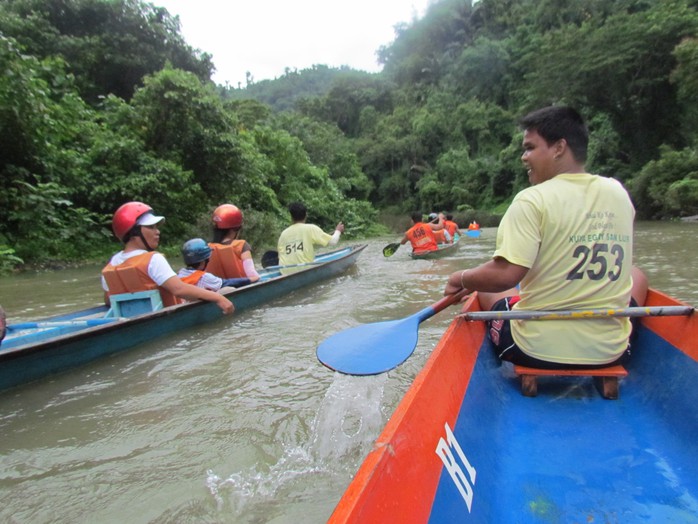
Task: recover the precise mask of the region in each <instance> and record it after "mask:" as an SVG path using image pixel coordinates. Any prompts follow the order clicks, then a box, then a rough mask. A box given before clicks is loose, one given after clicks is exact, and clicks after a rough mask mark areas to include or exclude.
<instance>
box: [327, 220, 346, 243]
mask: <svg viewBox="0 0 698 524" xmlns="http://www.w3.org/2000/svg"><path fill="white" fill-rule="evenodd" d="M343 232H344V224H343V223H342V222H340V223H339V224H337V227H335V228H334V233H332V238H330V241H329V245H330V246H334V245H336V244H337V242H339V237H340V235H341V234H342V233H343Z"/></svg>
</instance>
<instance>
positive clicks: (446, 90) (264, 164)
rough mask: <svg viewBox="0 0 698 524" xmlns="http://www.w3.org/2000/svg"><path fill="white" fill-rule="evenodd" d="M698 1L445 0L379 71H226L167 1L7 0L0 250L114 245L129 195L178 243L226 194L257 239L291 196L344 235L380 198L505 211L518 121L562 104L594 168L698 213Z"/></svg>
mask: <svg viewBox="0 0 698 524" xmlns="http://www.w3.org/2000/svg"><path fill="white" fill-rule="evenodd" d="M697 7H698V0H616V1H614V2H609V1H607V0H480V1H478V2H476V3H475V4H472V3H471V2H470V1H469V0H440V1H438V2H436V3H434V4H433V5H432V6H431V7H430V8H429V9H428V10H427V12H426V14H425V16H424V17H423V18H421V19H418V20H415V21H413V22H412V23H409V24H404V25H402V26H401V27H398V28H396V38H395V40H394V42H392V43H391V44H390V45H387V46H385V47H384V48H382V49H380V50H379V55H380V58H381V61H382V63H383V64H384V70H383V72H382V73H380V74H368V73H363V72H358V71H352V70H349V69H346V68H341V69H331V68H328V67H326V66H322V65H317V66H314V67H313V68H312V69H309V70H304V71H287V72H286V74H285V75H284V76H283V77H282V78H279V79H277V80H274V81H262V82H254V80H253V79H252V78H250V79H249V80H250V81H249V82H248V85H247V86H245V87H244V88H241V89H240V88H238V89H233V88H231V87H230V86H216V85H214V84H213V83H212V82H211V80H210V78H211V72H212V71H213V68H214V66H215V65H214V64H213V63H212V61H211V57H210V56H209V55H208V54H206V52H205V50H203V51H201V50H196V49H192V48H191V47H190V46H189V45H188V44H187V43H186V42H185V41H184V39H183V38H182V36H181V34H180V30H179V23H178V20H177V19H176V18H173V17H172V16H170V14H169V13H168V12H167V11H166V10H165V9H162V8H157V7H154V6H153V5H152V4H149V3H146V2H143V1H140V0H111V1H107V0H3V1H2V2H0V67H1V68H2V70H3V75H2V76H1V77H0V140H1V141H2V144H3V147H2V150H1V151H0V170H1V171H2V180H3V182H4V188H5V189H4V191H3V192H1V193H0V269H2V268H3V267H4V268H9V267H12V266H15V265H17V264H19V263H20V262H21V261H24V262H25V263H36V262H41V261H43V260H52V259H59V260H66V259H78V260H80V259H86V258H89V257H93V256H97V255H101V254H102V253H104V252H105V251H107V250H109V249H112V250H113V249H115V247H116V246H115V242H114V239H113V238H112V237H111V234H110V230H109V220H110V216H111V213H112V212H113V210H114V209H115V208H116V207H118V205H120V204H121V203H123V202H124V201H127V200H132V199H137V200H143V201H145V202H148V203H150V204H151V205H152V206H153V207H154V208H155V209H156V210H157V212H158V213H162V214H164V215H166V216H167V218H168V224H167V230H166V233H165V243H171V244H177V243H178V242H181V240H182V239H184V238H186V237H187V236H190V235H194V234H203V235H206V234H207V217H208V214H209V213H210V211H211V209H213V207H215V206H216V205H217V204H219V203H222V202H232V203H235V204H237V205H238V206H240V207H241V208H243V210H244V211H245V218H246V232H247V237H248V238H250V239H251V240H252V241H253V242H254V244H255V245H258V246H262V245H273V243H274V240H275V235H276V234H277V233H278V231H279V230H280V228H281V227H282V226H283V225H284V224H285V222H286V221H287V214H286V212H285V206H286V205H287V204H288V203H289V202H291V201H293V200H298V199H300V200H304V201H305V202H306V204H307V205H308V207H309V209H310V210H311V213H312V214H311V217H310V218H311V220H312V221H314V222H316V223H319V224H320V225H321V226H324V227H331V226H333V225H334V224H335V223H336V221H337V220H340V219H341V220H343V221H344V222H345V224H346V225H347V233H348V235H349V236H352V235H364V234H369V233H370V231H371V228H372V227H374V223H375V219H376V216H377V212H378V211H379V210H388V211H392V212H396V213H408V212H410V211H412V210H421V211H424V212H428V211H431V210H436V209H443V210H450V211H456V212H460V213H467V212H470V213H472V212H473V211H472V210H484V211H491V210H495V209H501V208H503V207H504V206H506V203H507V202H508V201H510V199H511V197H512V196H513V194H514V193H515V192H516V191H517V190H518V189H520V188H522V187H524V185H525V184H526V176H525V173H524V171H523V169H522V166H521V162H520V159H519V157H520V154H521V151H520V135H519V134H518V130H517V126H516V122H517V120H518V118H519V117H520V116H521V115H523V114H524V113H526V112H527V111H529V110H531V109H535V108H537V107H540V106H543V105H548V104H562V103H564V104H571V105H574V106H576V107H577V108H578V109H579V110H580V111H581V112H582V113H583V114H584V115H585V116H586V118H587V119H588V121H589V125H590V130H591V133H592V143H591V152H590V153H591V155H590V161H589V164H588V167H589V169H590V170H591V171H594V172H598V173H602V174H606V175H609V176H614V177H617V178H619V179H620V180H622V181H623V182H624V183H625V184H626V186H627V187H628V188H629V189H630V191H631V194H632V196H633V199H634V201H635V204H636V207H637V209H638V214H639V216H640V217H642V218H671V217H678V216H683V215H695V214H698V152H697V150H696V146H697V137H698V8H697ZM250 23H255V21H250ZM260 23H262V22H261V21H260Z"/></svg>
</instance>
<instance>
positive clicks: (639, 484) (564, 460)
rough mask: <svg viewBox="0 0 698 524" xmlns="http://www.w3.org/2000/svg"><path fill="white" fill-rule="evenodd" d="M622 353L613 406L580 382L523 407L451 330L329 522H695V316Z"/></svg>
mask: <svg viewBox="0 0 698 524" xmlns="http://www.w3.org/2000/svg"><path fill="white" fill-rule="evenodd" d="M678 304H679V303H678V302H677V301H675V300H673V299H671V298H670V297H668V296H666V295H664V294H662V293H659V292H657V291H654V290H651V291H650V295H649V297H648V302H647V304H646V305H648V306H662V305H678ZM465 308H470V309H471V310H477V309H478V306H477V302H476V299H472V298H471V299H469V301H468V302H467V303H466V304H465ZM465 308H464V309H465ZM635 346H636V347H635V348H634V349H633V354H632V360H631V362H630V363H629V364H628V365H626V368H627V371H628V376H627V377H625V378H623V379H621V381H620V398H619V399H618V400H606V399H603V398H602V397H601V395H600V394H599V393H598V392H597V391H596V389H595V388H594V386H593V385H592V384H593V381H592V380H591V377H546V381H545V382H542V381H541V382H540V383H539V390H538V391H539V392H538V396H536V397H533V398H531V397H525V396H523V395H522V393H521V387H520V382H519V379H517V378H516V376H515V374H514V373H513V369H512V367H511V365H510V364H504V365H501V366H500V365H498V363H497V360H496V358H495V357H494V355H493V352H492V348H491V346H490V344H489V342H488V341H487V338H486V336H485V327H484V323H483V322H474V321H466V320H464V319H462V318H459V317H458V318H456V319H455V320H454V321H453V322H452V323H451V325H450V326H449V328H448V329H447V331H446V332H445V334H444V335H443V337H442V339H441V341H440V342H439V344H438V345H437V347H436V348H435V349H434V351H433V352H432V354H431V356H430V358H429V360H428V361H427V363H426V364H425V366H424V368H423V369H422V371H421V372H420V374H419V375H418V376H417V378H416V379H415V381H414V383H413V385H412V386H411V387H410V389H409V391H408V392H407V393H406V395H405V397H404V398H403V400H402V401H401V403H400V405H399V406H398V407H397V409H396V411H395V413H394V414H393V416H392V418H391V419H390V420H389V422H388V424H387V425H386V427H385V429H384V431H383V433H382V434H381V435H380V437H379V438H378V440H377V441H376V443H375V445H374V448H373V450H372V451H371V452H370V453H369V455H368V456H367V458H366V459H365V461H364V463H363V464H362V466H361V468H360V469H359V471H358V473H357V474H356V475H355V477H354V479H353V481H352V482H351V484H350V485H349V487H348V489H347V490H346V492H345V494H344V496H343V497H342V499H341V500H340V502H339V504H338V506H337V507H336V509H335V511H334V513H333V515H332V517H331V518H330V521H329V522H331V523H334V524H337V523H348V522H351V523H365V522H381V523H400V524H406V523H420V524H421V523H427V522H429V523H452V522H459V523H460V522H465V523H471V522H472V523H487V524H491V523H510V522H512V523H513V522H515V523H546V524H550V523H565V524H566V523H589V522H594V523H608V522H617V523H621V522H622V523H660V522H661V523H664V522H676V523H696V522H698V410H697V409H696V406H698V362H697V361H696V360H697V359H698V315H696V314H695V313H694V314H692V315H690V316H676V317H646V318H643V319H642V328H641V329H640V331H639V338H638V340H637V342H636V343H635Z"/></svg>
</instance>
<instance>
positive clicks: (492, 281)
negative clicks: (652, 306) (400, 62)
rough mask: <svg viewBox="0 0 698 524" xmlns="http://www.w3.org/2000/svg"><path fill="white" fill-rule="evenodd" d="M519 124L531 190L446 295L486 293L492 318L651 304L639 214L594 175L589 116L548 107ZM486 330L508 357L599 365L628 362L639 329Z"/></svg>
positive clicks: (617, 324)
mask: <svg viewBox="0 0 698 524" xmlns="http://www.w3.org/2000/svg"><path fill="white" fill-rule="evenodd" d="M521 127H522V128H523V130H524V136H523V155H522V157H521V159H522V161H523V163H524V165H525V166H526V168H527V170H528V177H529V181H530V182H531V184H532V187H529V188H527V189H524V190H523V191H521V192H520V193H518V194H517V195H516V197H515V198H514V200H513V202H512V203H511V206H509V209H508V210H507V211H506V213H505V215H504V217H503V219H502V221H501V223H500V225H499V229H498V232H497V246H496V249H495V252H494V255H493V257H492V260H490V261H488V262H485V263H484V264H481V265H479V266H477V267H475V268H472V269H467V270H463V271H456V272H455V273H452V274H451V275H450V276H449V278H448V281H447V283H446V288H445V292H444V294H445V295H453V294H455V293H464V292H465V293H468V292H472V291H478V295H479V300H480V305H481V307H482V308H483V309H487V310H493V311H505V310H506V311H508V310H522V311H537V310H568V309H570V310H579V309H597V308H609V309H621V308H626V307H628V305H629V304H631V305H633V306H636V305H643V304H644V300H645V297H646V295H647V280H646V278H645V276H644V274H643V273H642V272H641V271H640V270H639V269H637V268H633V266H632V258H633V219H634V216H635V210H634V208H633V205H632V203H631V201H630V197H629V196H628V193H627V191H626V190H625V188H623V186H622V185H621V184H620V182H618V181H617V180H614V179H611V178H606V177H602V176H598V175H591V174H589V173H587V172H586V169H585V166H584V164H585V162H586V156H587V145H588V134H587V129H586V126H585V124H584V121H583V120H582V117H581V116H580V115H579V113H577V111H575V110H574V109H572V108H569V107H546V108H543V109H539V110H538V111H534V112H532V113H530V114H528V115H527V116H525V117H524V118H523V119H522V120H521ZM519 283H520V290H518V291H517V289H515V286H516V285H517V284H519ZM487 332H488V335H489V337H490V339H491V341H492V343H493V345H494V348H495V351H496V353H497V356H498V357H499V358H500V359H502V360H506V361H509V362H512V363H514V364H518V365H523V366H528V367H534V368H543V369H562V368H570V367H584V368H594V367H606V366H611V365H614V364H618V363H622V362H623V361H624V359H625V358H626V357H627V355H628V354H629V349H630V346H629V337H630V334H631V323H630V320H629V319H628V318H627V317H611V316H608V317H604V318H600V319H588V318H576V319H569V320H556V321H555V322H542V321H535V320H491V321H489V322H488V330H487Z"/></svg>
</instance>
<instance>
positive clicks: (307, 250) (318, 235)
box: [277, 222, 332, 266]
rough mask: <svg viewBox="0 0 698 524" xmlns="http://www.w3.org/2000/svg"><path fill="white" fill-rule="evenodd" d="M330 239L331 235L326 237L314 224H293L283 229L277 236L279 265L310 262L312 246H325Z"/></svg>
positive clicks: (313, 249)
mask: <svg viewBox="0 0 698 524" xmlns="http://www.w3.org/2000/svg"><path fill="white" fill-rule="evenodd" d="M331 239H332V235H328V234H327V233H325V232H324V231H323V230H322V229H320V227H318V226H316V225H315V224H305V223H303V222H298V223H296V224H293V225H291V226H289V227H287V228H286V229H284V230H283V231H282V232H281V235H280V236H279V242H278V245H277V249H278V250H279V265H281V266H289V265H294V264H305V263H308V262H312V261H313V260H314V259H315V247H314V245H318V246H326V245H327V244H329V243H330V240H331Z"/></svg>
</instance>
